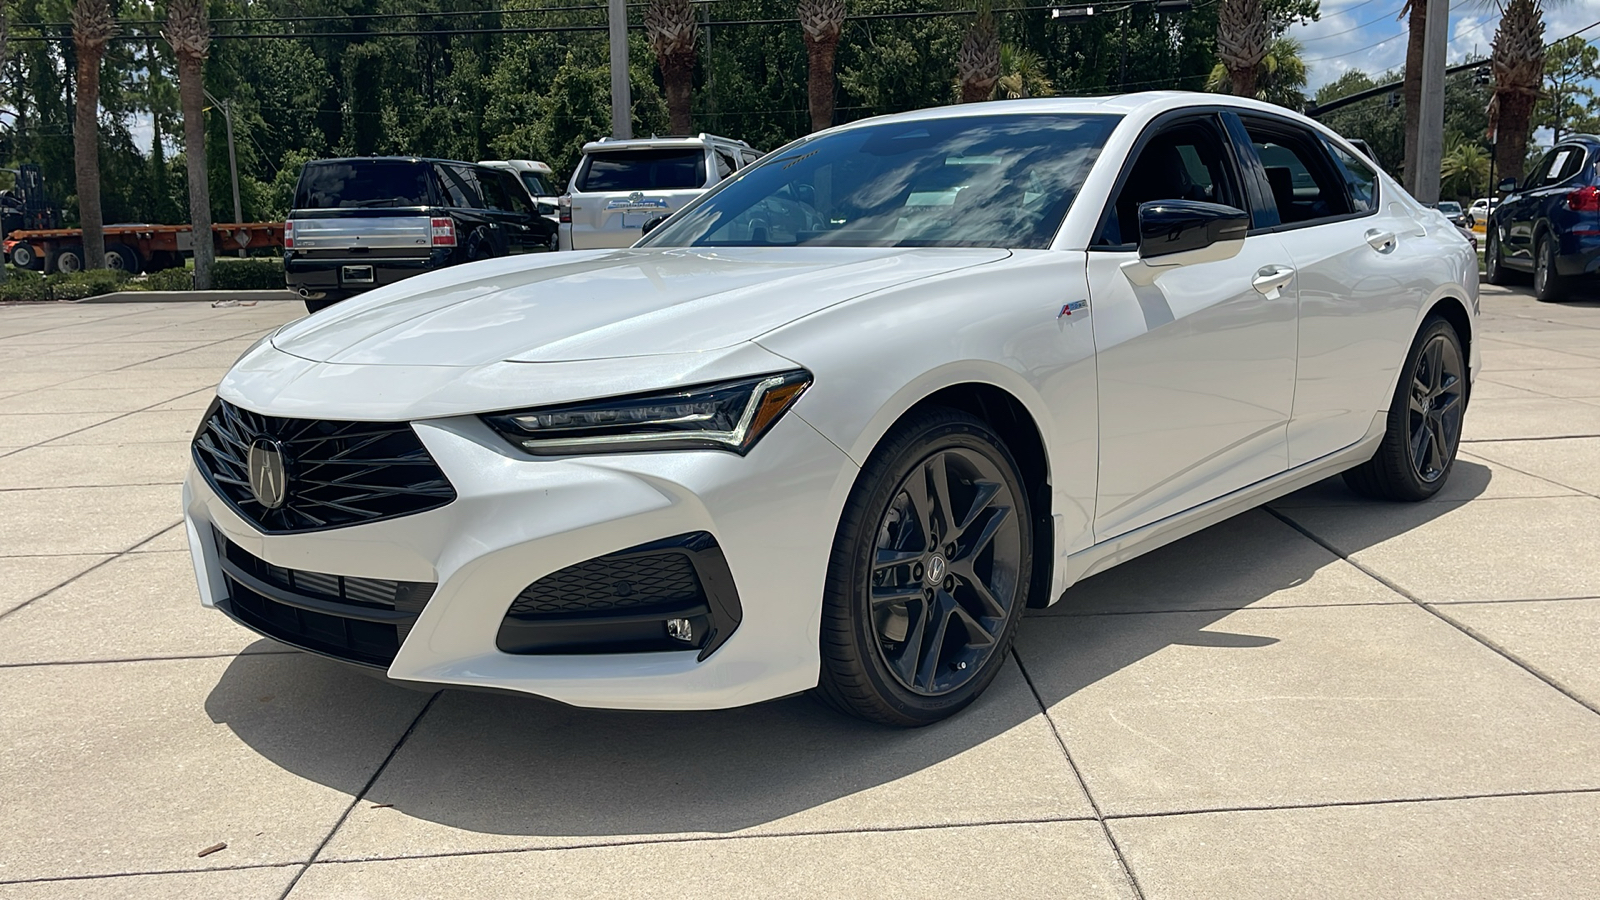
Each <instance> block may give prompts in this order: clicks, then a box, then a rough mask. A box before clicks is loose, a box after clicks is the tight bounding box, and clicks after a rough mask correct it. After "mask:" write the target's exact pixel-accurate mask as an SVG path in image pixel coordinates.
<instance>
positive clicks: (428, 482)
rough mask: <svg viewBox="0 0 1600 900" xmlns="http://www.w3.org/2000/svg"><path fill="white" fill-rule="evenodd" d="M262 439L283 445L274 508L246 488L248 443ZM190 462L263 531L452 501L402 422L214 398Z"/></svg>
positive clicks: (351, 520) (335, 523) (358, 520)
mask: <svg viewBox="0 0 1600 900" xmlns="http://www.w3.org/2000/svg"><path fill="white" fill-rule="evenodd" d="M259 437H268V438H274V439H276V440H278V441H279V442H281V443H282V445H283V450H284V457H285V460H284V462H285V466H286V469H287V472H288V483H289V488H288V497H287V499H286V500H285V501H284V503H283V505H282V506H280V507H278V508H277V509H268V508H266V507H265V506H263V505H262V504H261V503H260V502H259V501H257V500H256V498H255V494H254V492H253V491H251V489H250V472H249V468H248V460H249V455H250V445H251V444H252V443H253V442H254V441H255V440H256V438H259ZM194 459H195V463H196V464H197V465H198V466H199V467H200V471H201V472H202V473H204V474H205V477H206V481H207V482H209V483H210V484H211V487H212V488H213V489H215V490H216V492H217V493H218V494H219V495H220V496H221V497H222V498H223V499H224V500H226V501H227V502H228V505H229V506H231V507H233V509H234V511H235V512H237V513H239V515H241V516H243V517H244V518H246V519H248V520H249V521H250V522H252V523H254V524H255V525H256V527H258V528H260V529H261V530H262V531H264V532H267V533H268V534H284V533H289V532H302V531H318V530H321V529H324V528H339V527H342V526H346V525H360V524H363V523H366V522H377V521H380V520H383V519H393V518H396V517H398V516H409V515H412V514H413V513H419V512H425V511H427V510H430V509H437V508H438V507H441V506H444V505H445V504H446V503H449V502H450V501H452V500H454V499H455V498H456V492H455V489H454V488H453V487H451V486H450V482H449V480H448V479H446V478H445V477H444V472H442V471H440V469H439V466H438V464H437V463H435V462H434V461H433V457H431V456H429V455H428V451H427V449H426V448H425V447H423V446H422V440H421V439H420V438H418V437H417V433H416V432H415V431H413V430H412V429H411V426H410V424H408V423H406V422H393V423H391V422H336V421H327V420H322V419H280V418H276V417H273V416H263V415H261V414H259V413H254V412H251V411H250V410H247V409H242V408H240V407H237V406H234V405H233V404H231V403H226V402H224V401H223V400H221V399H220V398H219V399H217V400H216V401H215V402H213V403H212V405H211V409H210V410H208V411H207V412H206V417H205V420H204V421H203V422H202V423H201V425H200V431H199V432H198V433H197V434H196V435H195V438H194Z"/></svg>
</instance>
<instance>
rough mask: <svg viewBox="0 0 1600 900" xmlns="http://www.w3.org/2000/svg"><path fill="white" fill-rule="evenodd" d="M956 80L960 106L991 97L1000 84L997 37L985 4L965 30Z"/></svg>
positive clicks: (987, 6) (998, 39) (958, 53)
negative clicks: (958, 86) (958, 83)
mask: <svg viewBox="0 0 1600 900" xmlns="http://www.w3.org/2000/svg"><path fill="white" fill-rule="evenodd" d="M956 78H957V80H958V81H959V82H960V84H961V102H962V103H977V102H979V101H981V100H988V99H989V98H990V96H992V95H993V94H994V86H995V82H997V81H999V80H1000V34H999V32H998V31H996V30H995V27H994V13H993V12H992V11H990V9H989V4H988V3H987V2H984V3H980V4H979V5H978V15H977V16H975V17H974V18H973V20H972V24H971V25H969V26H967V33H966V34H965V35H963V36H962V38H961V48H960V49H959V50H957V51H956Z"/></svg>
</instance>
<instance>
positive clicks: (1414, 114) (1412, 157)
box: [1399, 0, 1428, 191]
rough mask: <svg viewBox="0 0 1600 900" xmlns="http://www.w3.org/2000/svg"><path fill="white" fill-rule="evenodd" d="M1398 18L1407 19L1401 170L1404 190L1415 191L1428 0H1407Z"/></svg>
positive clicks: (1420, 126) (1401, 91)
mask: <svg viewBox="0 0 1600 900" xmlns="http://www.w3.org/2000/svg"><path fill="white" fill-rule="evenodd" d="M1399 17H1400V18H1402V19H1405V20H1406V72H1405V82H1404V84H1403V85H1402V86H1401V88H1400V96H1401V98H1402V99H1403V101H1404V103H1405V109H1406V128H1405V160H1404V162H1403V163H1402V168H1401V171H1402V172H1403V173H1404V179H1403V181H1404V183H1405V188H1406V190H1408V191H1415V190H1416V187H1417V175H1416V172H1417V147H1418V146H1419V144H1418V140H1419V137H1418V135H1420V134H1421V133H1422V48H1423V44H1424V37H1425V36H1426V34H1427V31H1428V0H1406V4H1405V6H1404V7H1403V8H1402V9H1401V10H1400V16H1399Z"/></svg>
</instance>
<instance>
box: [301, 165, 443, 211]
mask: <svg viewBox="0 0 1600 900" xmlns="http://www.w3.org/2000/svg"><path fill="white" fill-rule="evenodd" d="M428 205H429V201H428V166H427V164H426V163H420V162H411V161H409V160H395V161H392V162H390V161H385V160H364V159H363V160H348V161H343V162H313V163H306V166H305V168H304V169H301V170H300V184H299V186H298V187H296V188H295V192H294V208H295V209H362V208H372V207H395V206H428Z"/></svg>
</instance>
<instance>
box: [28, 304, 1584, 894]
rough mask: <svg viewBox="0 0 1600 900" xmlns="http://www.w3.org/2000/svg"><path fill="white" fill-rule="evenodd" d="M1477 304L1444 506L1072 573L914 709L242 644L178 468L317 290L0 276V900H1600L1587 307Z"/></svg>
mask: <svg viewBox="0 0 1600 900" xmlns="http://www.w3.org/2000/svg"><path fill="white" fill-rule="evenodd" d="M1484 311H1485V318H1484V334H1483V335H1482V336H1481V341H1482V347H1483V353H1484V360H1485V363H1486V370H1485V372H1484V374H1483V375H1482V377H1481V378H1480V381H1479V384H1478V386H1477V388H1476V390H1475V395H1474V397H1473V400H1472V405H1471V409H1470V410H1469V412H1468V415H1467V420H1466V422H1467V424H1466V441H1467V443H1466V444H1465V445H1464V448H1463V453H1462V456H1461V459H1460V461H1459V462H1458V463H1457V467H1456V470H1455V472H1454V474H1453V478H1452V483H1451V485H1450V486H1449V488H1448V489H1447V490H1446V491H1444V492H1443V493H1442V494H1441V495H1440V496H1439V497H1437V498H1435V499H1433V500H1431V501H1429V502H1426V503H1422V504H1416V505H1390V504H1379V503H1371V502H1368V501H1364V500H1361V499H1359V498H1356V497H1354V496H1353V495H1351V494H1350V493H1349V492H1348V491H1347V490H1345V488H1344V486H1343V484H1342V482H1340V481H1339V480H1338V479H1333V480H1330V481H1328V482H1324V483H1322V484H1319V485H1316V486H1313V487H1311V488H1308V489H1306V490H1304V491H1301V492H1300V493H1298V494H1295V495H1293V496H1291V497H1286V498H1284V499H1283V500H1281V501H1279V502H1278V503H1275V504H1273V505H1272V506H1271V507H1270V508H1264V509H1258V510H1253V511H1251V512H1249V513H1246V514H1244V515H1241V516H1239V517H1237V518H1235V519H1233V520H1231V521H1229V522H1226V523H1224V524H1222V525H1219V526H1216V527H1214V528H1211V529H1209V530H1207V531H1204V532H1202V533H1200V534H1197V535H1195V536H1193V537H1191V538H1188V539H1186V540H1184V541H1182V542H1180V543H1177V544H1174V545H1172V546H1170V547H1167V548H1164V549H1162V550H1159V551H1156V552H1155V553H1153V554H1150V555H1148V556H1146V557H1144V558H1142V559H1140V560H1137V561H1135V562H1132V563H1130V564H1127V565H1125V566H1123V567H1121V568H1120V569H1117V570H1113V571H1111V572H1107V573H1105V574H1103V575H1099V576H1096V577H1094V578H1092V579H1090V580H1088V581H1086V582H1085V583H1083V584H1081V585H1079V586H1077V587H1075V588H1073V589H1072V590H1071V591H1070V592H1069V593H1068V595H1067V597H1066V598H1065V599H1064V600H1063V601H1062V602H1061V603H1060V604H1058V605H1057V606H1055V607H1053V608H1051V609H1049V610H1046V611H1042V612H1041V613H1039V614H1037V615H1034V616H1032V617H1031V618H1030V620H1029V621H1027V622H1024V623H1023V628H1022V633H1021V637H1020V640H1019V642H1018V645H1017V648H1016V652H1015V653H1014V655H1013V659H1012V660H1011V661H1010V664H1009V665H1008V667H1007V669H1006V671H1004V672H1003V673H1002V675H1001V677H1000V678H999V679H998V680H997V681H996V683H995V685H994V686H993V688H992V689H991V690H990V691H989V693H988V694H987V695H986V696H985V697H984V698H983V699H982V700H981V701H980V702H979V703H978V704H976V705H975V706H974V707H973V708H971V709H970V710H968V711H967V712H966V713H965V714H963V715H961V716H959V717H957V718H956V719H954V720H952V721H950V722H946V723H943V724H941V725H938V726H934V727H932V728H927V729H922V730H919V731H914V732H897V731H886V730H883V729H878V728H874V727H870V726H866V725H863V724H861V723H857V722H853V721H848V720H845V719H842V718H840V717H838V716H835V715H833V714H831V713H829V712H827V711H825V710H823V709H822V708H821V707H819V706H818V705H816V704H814V703H812V702H811V701H809V700H808V699H806V698H792V699H789V700H783V701H779V702H775V703H770V704H765V705H762V706H758V707H754V708H749V709H743V710H733V711H727V712H719V713H694V714H678V715H662V714H643V713H618V712H597V711H587V710H577V709H570V708H565V707H561V706H558V705H555V704H551V703H547V702H543V701H539V700H535V699H521V698H516V697H507V696H497V695H487V694H475V693H466V692H459V691H445V692H442V693H438V694H428V693H419V692H413V691H407V690H403V689H399V688H396V687H392V686H389V685H386V684H383V683H381V682H378V681H375V680H372V679H368V678H365V677H362V676H360V675H353V674H351V673H349V672H347V671H346V670H344V669H342V668H340V667H338V666H336V665H333V664H330V663H327V662H324V661H322V660H320V659H316V658H314V657H310V656H306V655H303V654H299V653H296V652H293V651H286V650H285V649H284V648H282V647H281V646H280V645H276V644H274V643H272V642H270V641H266V640H261V639H258V638H257V637H255V636H254V635H252V634H251V633H249V632H247V631H245V630H244V629H241V628H239V627H237V626H235V625H233V624H231V623H230V622H228V621H227V620H225V619H223V618H222V617H221V616H220V615H217V614H215V613H208V612H206V611H204V610H202V609H201V608H200V607H199V605H198V600H197V598H196V595H195V587H194V576H193V572H192V569H191V568H190V565H189V562H188V558H187V551H186V550H185V548H184V544H183V541H182V535H181V530H180V529H179V527H178V522H179V511H178V487H177V485H178V482H179V480H180V479H181V473H182V471H183V468H184V465H185V461H186V446H187V441H188V439H189V438H190V436H191V435H192V433H193V431H194V428H195V426H196V424H197V422H198V420H199V417H200V413H201V410H202V409H203V408H204V407H205V405H206V404H207V403H208V402H209V400H210V398H211V395H212V390H213V386H214V384H215V382H216V379H217V378H218V377H219V376H220V375H221V373H222V372H223V370H224V369H225V368H226V367H227V366H228V364H229V363H231V362H232V361H233V359H234V358H236V357H237V356H238V355H239V353H241V352H242V351H243V350H244V348H245V347H247V346H248V345H249V344H250V343H251V342H252V341H254V340H255V339H256V338H258V337H259V336H260V335H261V334H263V333H265V332H266V331H267V330H268V329H270V328H272V327H274V326H275V325H277V324H278V323H280V322H283V321H286V320H287V319H290V318H293V317H295V316H297V315H299V314H300V313H301V307H300V305H299V304H297V303H261V304H258V305H256V306H252V307H243V306H240V307H231V308H212V307H210V306H208V305H200V304H176V303H174V304H162V303H141V304H129V305H122V304H96V305H75V304H49V305H43V304H40V305H23V306H12V307H4V308H0V574H3V577H0V826H3V827H0V898H11V897H16V898H55V897H63V898H66V897H71V898H82V897H118V898H121V897H170V896H175V895H183V896H190V897H228V898H238V900H254V898H279V897H283V896H289V897H293V898H296V900H300V898H323V897H330V898H331V897H339V898H345V897H372V898H380V897H381V898H388V897H407V898H411V897H440V898H445V897H448V898H451V900H459V898H462V897H477V896H507V895H511V896H527V895H538V896H550V897H590V896H607V897H610V896H635V897H684V896H709V897H725V896H750V897H815V896H849V897H898V896H906V897H911V896H917V897H925V896H929V895H933V894H944V895H951V896H959V897H963V898H977V897H1044V896H1050V897H1084V898H1098V897H1116V898H1138V897H1143V898H1195V897H1217V898H1251V897H1261V898H1277V897H1285V896H1295V897H1352V896H1359V897H1393V898H1414V897H1421V896H1427V897H1489V896H1517V897H1561V898H1570V897H1582V896H1596V895H1600V852H1597V851H1600V674H1597V673H1600V642H1597V635H1600V536H1597V533H1596V527H1595V526H1596V525H1597V524H1600V303H1596V302H1594V301H1578V302H1575V303H1571V304H1565V305H1546V304H1539V303H1536V302H1534V301H1533V300H1531V299H1529V298H1528V297H1526V296H1525V292H1520V291H1507V290H1504V289H1496V288H1489V287H1485V290H1484ZM219 843H226V844H227V847H226V849H222V850H218V851H216V852H213V853H210V854H208V855H206V856H200V855H199V854H200V852H201V851H202V850H204V849H206V848H209V847H212V846H214V845H216V844H219Z"/></svg>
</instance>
